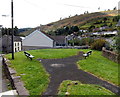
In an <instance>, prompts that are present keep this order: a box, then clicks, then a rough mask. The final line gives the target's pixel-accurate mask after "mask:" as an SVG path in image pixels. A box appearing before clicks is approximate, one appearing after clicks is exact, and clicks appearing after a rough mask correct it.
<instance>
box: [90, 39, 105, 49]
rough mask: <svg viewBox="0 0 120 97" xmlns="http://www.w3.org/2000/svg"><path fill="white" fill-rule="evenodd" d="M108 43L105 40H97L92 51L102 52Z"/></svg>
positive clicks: (92, 45) (92, 46)
mask: <svg viewBox="0 0 120 97" xmlns="http://www.w3.org/2000/svg"><path fill="white" fill-rule="evenodd" d="M105 43H106V41H105V40H104V39H97V40H96V41H95V42H94V43H92V44H91V49H94V50H99V51H101V50H102V47H104V46H105Z"/></svg>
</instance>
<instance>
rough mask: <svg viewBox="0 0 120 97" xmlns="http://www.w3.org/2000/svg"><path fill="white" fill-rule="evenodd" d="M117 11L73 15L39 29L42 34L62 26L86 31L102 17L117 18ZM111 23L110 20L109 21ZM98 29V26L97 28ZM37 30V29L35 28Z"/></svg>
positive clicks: (26, 33) (27, 32)
mask: <svg viewBox="0 0 120 97" xmlns="http://www.w3.org/2000/svg"><path fill="white" fill-rule="evenodd" d="M117 15H118V11H117V10H110V11H101V12H94V13H88V14H81V15H75V16H73V17H69V18H65V19H62V20H59V21H56V22H52V23H49V24H46V25H41V27H40V29H41V30H42V31H44V32H48V31H54V30H56V29H58V28H62V27H64V26H78V27H79V28H82V29H86V28H88V27H90V26H91V25H93V24H94V23H95V22H96V21H98V19H103V18H104V17H109V18H110V17H113V16H117ZM110 21H111V19H110ZM98 27H99V26H98ZM37 28H38V27H37ZM35 29H36V28H34V29H32V30H31V31H26V32H23V33H21V35H25V36H26V35H28V34H29V33H31V32H32V31H34V30H35Z"/></svg>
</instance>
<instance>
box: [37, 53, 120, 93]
mask: <svg viewBox="0 0 120 97" xmlns="http://www.w3.org/2000/svg"><path fill="white" fill-rule="evenodd" d="M82 54H83V52H80V53H79V54H78V55H75V56H71V57H68V58H63V59H39V60H41V63H42V64H43V66H44V67H45V69H46V70H47V72H48V73H49V74H50V83H49V85H48V88H47V90H46V92H44V93H43V95H56V94H57V92H58V87H59V85H60V84H61V82H62V81H63V80H73V81H74V80H75V81H76V80H78V81H80V82H81V83H84V84H97V85H101V86H103V87H105V88H106V89H109V90H110V91H112V92H114V93H115V94H117V95H120V93H119V92H120V91H119V90H120V88H119V87H117V86H115V85H113V84H111V83H108V82H107V81H103V80H101V79H99V78H97V77H95V76H93V75H91V74H89V73H87V72H85V71H83V70H81V69H78V68H77V65H76V62H77V61H78V60H81V59H83V57H82Z"/></svg>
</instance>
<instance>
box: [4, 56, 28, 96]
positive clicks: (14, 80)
mask: <svg viewBox="0 0 120 97" xmlns="http://www.w3.org/2000/svg"><path fill="white" fill-rule="evenodd" d="M2 61H3V68H4V70H5V75H6V77H7V78H8V79H9V81H10V83H11V86H12V88H13V89H14V90H16V91H17V93H18V95H26V96H29V92H28V90H27V89H26V88H25V87H24V83H23V82H22V81H21V80H20V78H21V77H20V76H16V71H15V70H14V69H12V68H10V67H9V65H10V64H9V63H8V61H9V60H7V59H6V58H3V60H2Z"/></svg>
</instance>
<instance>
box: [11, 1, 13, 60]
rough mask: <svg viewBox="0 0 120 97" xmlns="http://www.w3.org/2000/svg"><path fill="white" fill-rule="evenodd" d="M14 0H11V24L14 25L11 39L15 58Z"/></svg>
mask: <svg viewBox="0 0 120 97" xmlns="http://www.w3.org/2000/svg"><path fill="white" fill-rule="evenodd" d="M13 22H14V19H13V0H11V23H12V24H11V25H12V39H11V43H12V59H13V60H14V28H13V26H14V25H13Z"/></svg>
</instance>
